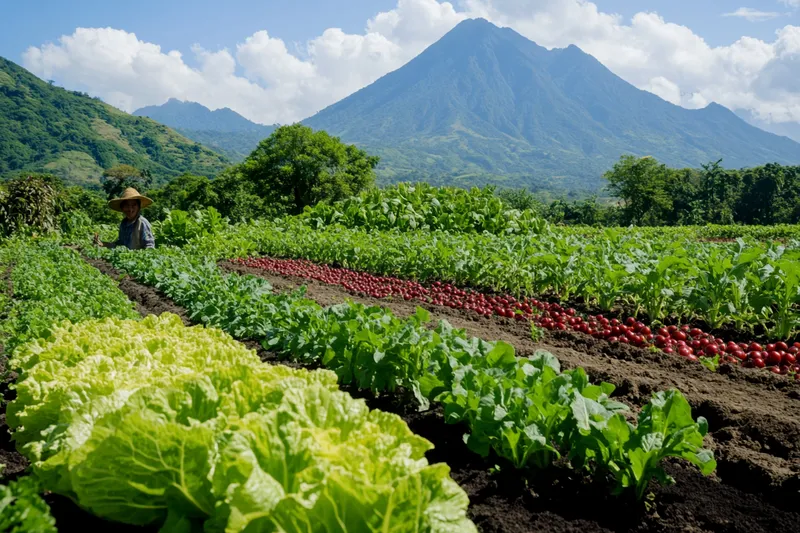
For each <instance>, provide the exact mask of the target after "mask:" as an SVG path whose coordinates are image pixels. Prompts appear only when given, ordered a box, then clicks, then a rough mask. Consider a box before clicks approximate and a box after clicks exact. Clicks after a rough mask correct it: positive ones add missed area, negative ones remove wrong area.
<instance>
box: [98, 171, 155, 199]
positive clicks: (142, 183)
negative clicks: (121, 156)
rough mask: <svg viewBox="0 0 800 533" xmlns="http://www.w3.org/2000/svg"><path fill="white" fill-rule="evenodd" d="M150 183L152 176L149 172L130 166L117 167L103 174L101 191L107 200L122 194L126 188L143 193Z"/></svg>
mask: <svg viewBox="0 0 800 533" xmlns="http://www.w3.org/2000/svg"><path fill="white" fill-rule="evenodd" d="M152 183H153V176H152V175H151V174H150V171H149V170H139V169H138V168H136V167H132V166H130V165H117V166H115V167H112V168H109V169H107V170H106V171H105V172H103V190H104V191H105V192H106V195H108V198H109V200H110V199H111V198H116V197H117V196H119V195H120V194H122V191H124V190H125V189H127V188H128V187H133V188H134V189H136V190H137V191H139V192H144V191H146V190H147V189H148V188H149V187H150V185H151V184H152Z"/></svg>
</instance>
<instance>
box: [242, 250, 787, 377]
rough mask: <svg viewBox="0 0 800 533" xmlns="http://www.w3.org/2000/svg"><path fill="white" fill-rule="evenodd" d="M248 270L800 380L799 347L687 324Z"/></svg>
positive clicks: (340, 276) (338, 273)
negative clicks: (656, 324)
mask: <svg viewBox="0 0 800 533" xmlns="http://www.w3.org/2000/svg"><path fill="white" fill-rule="evenodd" d="M233 262H234V263H239V264H242V265H245V266H249V267H255V268H260V269H263V270H266V271H269V272H271V273H274V274H280V275H284V276H296V277H300V278H303V279H313V280H317V281H321V282H323V283H326V284H330V285H339V286H341V287H343V288H345V289H347V290H349V291H353V292H358V293H362V294H366V295H368V296H371V297H373V298H381V299H383V298H389V297H396V298H402V299H403V300H418V301H423V302H426V303H430V304H434V305H442V306H447V307H450V308H453V309H463V310H466V311H470V312H474V313H478V314H480V315H483V316H485V317H490V316H493V315H497V316H501V317H506V318H512V319H515V320H520V321H533V322H534V324H536V325H537V326H539V327H541V328H544V329H548V330H564V331H566V330H570V331H576V332H581V333H585V334H587V335H591V336H592V337H595V338H600V339H605V340H607V341H609V342H612V343H622V344H630V345H633V346H638V347H642V348H647V347H651V346H654V347H656V348H658V349H660V350H662V351H663V352H665V353H670V354H672V353H674V354H676V355H679V356H681V357H685V358H687V359H689V360H691V361H698V360H699V359H700V357H715V356H719V359H720V361H721V362H726V363H730V364H737V365H742V366H744V367H748V368H768V369H769V370H770V371H772V372H774V373H776V374H794V375H795V379H798V380H800V362H799V361H798V356H800V343H794V345H792V346H789V345H787V344H786V343H784V342H776V343H774V344H767V345H766V346H762V345H760V344H758V343H756V342H751V343H743V342H739V343H736V342H732V341H728V342H726V341H725V340H724V339H721V338H719V337H714V336H713V335H710V334H708V333H706V332H704V331H702V330H700V329H699V328H692V327H690V326H688V325H683V326H680V327H678V326H668V327H661V328H659V329H658V330H657V331H652V330H651V328H650V327H649V326H647V325H645V324H643V323H642V322H640V321H637V320H636V319H635V318H633V317H628V318H627V319H625V320H624V321H620V320H618V319H616V318H611V319H609V318H606V317H604V316H603V315H590V316H579V315H578V313H576V311H575V309H572V308H567V309H565V308H563V307H562V306H561V305H559V304H558V303H548V302H542V301H540V300H537V299H535V298H520V299H517V298H515V297H513V296H492V295H486V294H483V293H481V292H476V291H472V290H464V289H459V288H458V287H455V286H453V285H451V284H449V283H442V282H438V281H436V282H433V283H431V284H430V285H429V286H423V285H422V284H420V283H418V282H416V281H409V280H403V279H398V278H394V277H388V276H376V275H372V274H368V273H365V272H358V271H355V270H350V269H346V268H336V267H331V266H328V265H318V264H316V263H312V262H311V261H307V260H302V259H272V258H267V257H262V258H248V259H236V260H233Z"/></svg>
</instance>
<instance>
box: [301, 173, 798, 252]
mask: <svg viewBox="0 0 800 533" xmlns="http://www.w3.org/2000/svg"><path fill="white" fill-rule="evenodd" d="M299 218H300V219H301V220H303V221H304V222H305V223H306V224H308V225H310V226H311V227H313V228H315V229H322V228H324V227H327V226H333V225H340V226H344V227H347V228H356V229H361V230H364V231H375V230H381V231H384V230H397V231H413V230H427V231H431V230H443V231H449V232H452V233H484V232H486V233H490V234H494V235H507V234H526V233H539V232H541V231H543V230H544V229H545V228H547V227H548V226H549V225H548V223H547V222H546V221H545V220H544V219H543V218H542V217H540V216H539V215H538V214H537V212H536V211H535V210H533V209H525V210H517V209H514V208H511V207H509V206H508V205H506V204H505V203H504V202H503V201H502V200H501V199H500V198H499V197H498V196H496V195H495V194H494V192H493V191H492V190H491V189H477V188H473V189H470V190H466V189H461V188H458V187H433V186H431V185H428V184H427V183H414V184H408V183H401V184H398V185H395V186H390V187H385V188H380V189H377V188H376V189H370V190H368V191H365V192H362V193H361V194H360V195H358V196H355V197H351V198H347V199H345V200H341V201H338V202H334V203H332V204H328V203H325V202H322V203H319V204H317V205H315V206H313V207H306V209H305V212H304V213H303V214H302V215H300V216H299ZM558 231H560V232H564V233H569V234H576V235H583V236H590V235H598V234H602V233H604V232H605V231H606V228H598V227H590V226H566V227H561V228H559V229H558ZM612 231H619V232H623V233H627V234H632V233H635V234H636V235H638V236H639V237H641V238H665V237H666V238H681V239H683V238H685V239H690V240H700V239H737V238H740V237H746V238H752V239H756V240H764V241H766V240H784V241H789V240H792V239H800V227H798V226H797V225H795V224H777V225H772V226H733V225H727V226H726V225H715V224H708V225H704V226H672V227H670V226H659V227H636V228H619V229H616V230H612Z"/></svg>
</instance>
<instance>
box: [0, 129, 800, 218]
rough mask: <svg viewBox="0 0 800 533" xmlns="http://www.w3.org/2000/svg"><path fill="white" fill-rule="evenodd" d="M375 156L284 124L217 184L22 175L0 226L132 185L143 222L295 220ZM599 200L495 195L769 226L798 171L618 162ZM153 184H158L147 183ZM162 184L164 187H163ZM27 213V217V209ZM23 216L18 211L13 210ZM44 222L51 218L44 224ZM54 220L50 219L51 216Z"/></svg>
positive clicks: (613, 214)
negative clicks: (181, 215)
mask: <svg viewBox="0 0 800 533" xmlns="http://www.w3.org/2000/svg"><path fill="white" fill-rule="evenodd" d="M377 164H378V158H377V157H374V156H371V155H369V154H367V153H366V152H364V151H363V150H360V149H358V148H356V147H355V146H353V145H347V144H344V143H342V142H341V141H340V140H339V139H338V138H335V137H331V136H329V135H328V134H327V133H325V132H324V131H313V130H311V129H310V128H307V127H305V126H302V125H292V126H284V127H281V128H279V129H278V130H276V131H275V133H273V134H272V135H271V136H270V137H269V138H267V139H265V140H264V141H262V142H261V144H260V145H259V146H258V148H257V149H256V150H255V151H253V153H252V154H251V155H250V156H249V157H248V158H247V159H245V161H244V162H242V163H241V164H238V165H235V166H232V167H230V168H228V169H226V170H224V171H222V172H220V173H219V174H218V175H217V176H216V177H215V178H213V179H212V178H208V177H206V176H197V175H193V174H188V173H187V174H183V175H180V176H177V177H175V178H172V179H171V180H169V181H167V182H166V183H163V182H162V181H161V180H159V179H154V176H153V174H152V173H151V172H150V171H148V170H147V169H139V168H136V167H134V166H130V165H117V166H115V167H113V168H110V169H107V170H106V171H105V172H104V175H103V179H102V188H101V189H89V188H84V187H77V186H66V185H65V184H63V183H62V182H61V181H60V180H59V179H58V178H57V177H55V176H51V175H34V176H30V175H28V174H24V175H19V176H17V177H15V178H13V179H10V180H7V181H6V182H5V183H2V184H0V224H2V225H3V226H4V229H5V232H6V233H8V232H10V231H12V230H13V227H14V226H15V225H17V226H19V225H21V224H22V223H21V222H19V221H22V220H27V219H31V217H33V218H36V216H44V215H33V214H32V213H31V212H32V211H33V210H35V209H34V207H33V206H32V205H30V204H31V202H29V201H27V200H26V199H31V198H38V199H39V200H38V201H41V202H50V205H52V206H53V207H52V209H50V211H49V212H50V215H47V216H45V218H44V219H42V223H43V225H44V227H46V226H48V225H53V224H55V223H56V222H55V220H56V218H57V217H58V216H59V214H60V213H66V212H74V211H77V212H80V213H82V214H84V215H85V216H86V218H88V219H90V220H91V221H92V222H98V223H116V222H117V221H118V220H119V214H118V213H115V212H112V211H110V210H109V209H108V208H107V204H106V202H107V200H108V199H109V198H112V197H114V196H116V195H118V194H119V193H121V192H122V190H123V189H124V188H125V187H129V186H132V187H135V188H136V189H137V190H139V191H140V192H142V193H144V194H147V195H148V196H150V197H151V198H153V200H154V201H155V203H154V205H153V206H152V207H150V208H148V210H147V217H148V218H149V219H150V220H153V221H158V220H163V219H164V218H166V216H167V214H168V213H169V212H170V211H172V210H181V211H189V212H191V211H194V210H198V209H203V208H205V207H213V208H215V209H216V210H217V211H218V212H219V214H220V215H221V216H223V217H227V218H228V219H230V220H231V221H241V220H251V219H257V218H264V217H276V216H282V215H285V214H297V213H300V212H302V211H303V209H304V208H305V207H307V206H311V205H314V204H316V203H318V202H320V201H328V202H333V201H337V200H341V199H344V198H347V197H348V196H352V195H355V194H358V193H359V192H361V191H362V190H365V189H368V188H370V187H374V186H375V172H374V169H375V167H376V166H377ZM603 177H604V179H605V181H606V195H605V196H604V197H601V198H598V197H596V196H594V197H589V198H585V199H582V200H578V201H575V200H567V199H566V198H560V199H555V200H548V201H543V200H542V199H541V197H540V196H538V195H537V194H536V193H533V192H531V191H529V190H526V189H495V188H491V190H492V191H493V192H494V193H495V194H497V195H498V196H499V197H500V198H501V199H502V200H503V202H504V203H505V204H507V205H508V206H509V208H515V209H520V210H525V209H529V210H533V211H534V212H535V213H537V214H538V215H540V216H541V217H543V218H545V219H546V220H548V221H550V222H553V223H556V224H583V225H593V226H628V225H636V226H678V225H703V224H745V225H755V224H758V225H772V224H795V223H798V221H800V166H782V165H778V164H767V165H763V166H760V167H754V168H746V169H739V170H732V169H725V168H723V167H722V166H721V161H716V162H712V163H709V164H707V165H703V166H702V167H701V168H699V169H690V168H684V169H675V168H669V167H667V166H666V165H664V164H663V163H659V162H658V161H657V160H656V159H654V158H652V157H641V158H640V157H634V156H623V157H621V158H620V160H619V161H618V162H617V164H616V165H614V167H613V168H612V169H611V170H609V171H608V172H606V173H605V175H604V176H603ZM154 183H155V184H158V185H154ZM160 183H163V184H160ZM26 210H27V211H26ZM20 213H21V214H20ZM48 217H49V218H48ZM51 219H52V220H51Z"/></svg>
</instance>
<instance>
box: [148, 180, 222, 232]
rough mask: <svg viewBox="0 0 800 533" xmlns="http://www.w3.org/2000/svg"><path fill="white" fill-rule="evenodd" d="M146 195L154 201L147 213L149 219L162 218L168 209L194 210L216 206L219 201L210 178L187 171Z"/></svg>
mask: <svg viewBox="0 0 800 533" xmlns="http://www.w3.org/2000/svg"><path fill="white" fill-rule="evenodd" d="M148 196H149V197H150V198H152V199H153V202H154V203H153V207H151V208H150V209H148V215H147V218H148V219H149V220H151V221H154V220H163V219H164V218H165V217H166V216H167V211H169V210H173V209H180V210H181V211H194V210H196V209H202V208H204V207H209V206H213V207H216V206H217V204H218V203H219V195H218V194H217V191H215V190H214V184H213V182H212V181H211V180H210V179H208V178H207V177H205V176H195V175H193V174H188V173H187V174H181V175H180V176H178V177H176V178H174V179H172V180H170V181H169V183H167V184H166V185H164V186H163V187H161V188H159V189H155V190H153V191H150V192H149V193H148Z"/></svg>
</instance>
